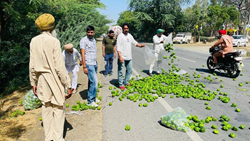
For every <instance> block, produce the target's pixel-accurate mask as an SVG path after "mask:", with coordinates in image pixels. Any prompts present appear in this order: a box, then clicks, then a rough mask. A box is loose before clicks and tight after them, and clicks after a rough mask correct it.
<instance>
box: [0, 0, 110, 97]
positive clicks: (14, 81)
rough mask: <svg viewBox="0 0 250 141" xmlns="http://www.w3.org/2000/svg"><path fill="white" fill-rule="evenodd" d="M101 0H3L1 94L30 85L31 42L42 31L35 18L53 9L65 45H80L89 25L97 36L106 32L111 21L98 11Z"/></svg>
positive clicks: (0, 51) (1, 10)
mask: <svg viewBox="0 0 250 141" xmlns="http://www.w3.org/2000/svg"><path fill="white" fill-rule="evenodd" d="M98 8H105V5H104V4H102V3H101V2H100V0H1V5H0V13H1V16H0V25H1V26H0V33H1V34H0V73H1V77H0V82H1V84H0V94H6V93H11V92H13V91H14V90H16V89H19V88H22V87H24V86H28V85H29V78H28V74H29V73H28V63H29V43H30V40H31V38H33V37H34V36H36V35H38V34H39V31H38V30H37V29H36V27H35V19H36V18H37V17H38V16H39V15H41V14H42V13H50V14H52V15H53V16H54V17H55V19H56V31H57V32H58V33H57V34H58V38H59V40H60V41H61V42H62V45H64V44H66V43H69V42H72V43H73V44H74V46H75V47H76V48H78V47H79V41H80V39H81V38H82V37H83V36H85V34H86V30H85V29H86V27H87V26H88V25H93V26H94V27H95V29H96V37H99V36H100V35H101V34H102V33H104V32H106V31H107V29H108V26H106V24H107V23H110V22H111V21H110V20H108V19H107V18H106V16H104V15H101V14H100V13H99V12H98Z"/></svg>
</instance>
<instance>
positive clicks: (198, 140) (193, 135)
mask: <svg viewBox="0 0 250 141" xmlns="http://www.w3.org/2000/svg"><path fill="white" fill-rule="evenodd" d="M132 71H133V73H134V74H135V75H139V73H138V72H137V71H136V70H135V69H134V68H132ZM157 100H158V101H159V102H160V104H161V105H162V106H163V107H164V108H165V109H166V110H167V111H168V112H171V111H173V108H172V107H171V106H170V105H169V104H168V103H167V101H165V100H164V99H163V98H161V97H159V98H158V99H157ZM186 133H187V135H188V136H189V137H190V138H191V139H192V140H193V141H203V139H201V137H200V136H199V135H198V134H197V133H196V132H194V131H191V132H186Z"/></svg>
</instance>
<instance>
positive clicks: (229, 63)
mask: <svg viewBox="0 0 250 141" xmlns="http://www.w3.org/2000/svg"><path fill="white" fill-rule="evenodd" d="M220 50H221V48H220V47H215V48H212V49H209V52H210V54H211V55H210V56H209V57H208V58H207V67H208V69H209V70H210V71H212V72H213V71H214V70H215V69H218V70H224V71H225V72H227V73H228V75H229V76H230V77H231V78H236V77H238V76H239V74H240V72H241V70H242V69H241V68H242V67H243V66H244V65H243V62H242V57H241V56H240V55H241V52H238V51H237V52H230V53H227V54H225V57H224V58H223V57H218V58H217V60H218V66H219V67H216V68H215V66H216V65H215V63H214V61H213V55H214V54H215V53H216V52H218V51H220Z"/></svg>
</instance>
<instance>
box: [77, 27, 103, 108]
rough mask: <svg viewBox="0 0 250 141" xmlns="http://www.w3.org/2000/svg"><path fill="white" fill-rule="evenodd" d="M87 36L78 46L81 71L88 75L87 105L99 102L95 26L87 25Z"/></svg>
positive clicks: (94, 104)
mask: <svg viewBox="0 0 250 141" xmlns="http://www.w3.org/2000/svg"><path fill="white" fill-rule="evenodd" d="M86 32H87V36H85V37H83V38H82V39H81V41H80V48H81V54H82V63H83V72H84V73H85V74H86V75H88V79H89V82H88V105H89V106H95V107H97V106H98V105H97V104H96V103H98V102H99V100H98V99H96V92H97V84H98V80H97V67H98V66H97V55H96V54H97V47H96V40H95V39H94V35H95V28H94V27H93V26H91V25H89V26H88V27H87V29H86Z"/></svg>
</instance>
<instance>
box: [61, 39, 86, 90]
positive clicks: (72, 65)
mask: <svg viewBox="0 0 250 141" xmlns="http://www.w3.org/2000/svg"><path fill="white" fill-rule="evenodd" d="M62 55H63V59H64V63H65V66H66V69H67V71H68V73H72V85H71V88H72V90H73V92H72V93H73V94H74V93H76V92H77V90H76V87H77V72H78V71H79V68H80V67H79V64H78V63H77V59H78V60H79V61H80V65H82V58H81V55H80V53H79V52H78V51H77V50H76V49H75V48H73V44H71V43H69V44H67V45H64V50H63V52H62ZM76 58H77V59H76Z"/></svg>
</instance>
